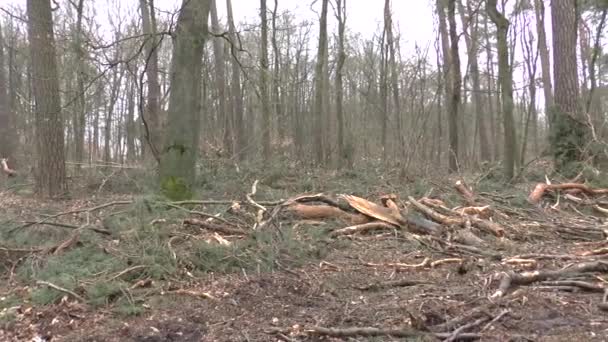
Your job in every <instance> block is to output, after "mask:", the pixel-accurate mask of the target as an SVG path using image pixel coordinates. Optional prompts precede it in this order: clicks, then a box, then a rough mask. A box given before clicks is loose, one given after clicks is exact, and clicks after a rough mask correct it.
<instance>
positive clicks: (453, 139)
mask: <svg viewBox="0 0 608 342" xmlns="http://www.w3.org/2000/svg"><path fill="white" fill-rule="evenodd" d="M448 23H449V31H450V56H451V60H450V65H449V68H450V74H451V77H450V80H451V82H452V86H451V88H452V92H451V94H450V100H449V104H448V106H449V109H448V110H449V114H448V126H449V137H450V155H449V158H448V160H449V171H450V172H456V171H458V112H459V110H460V97H461V96H460V95H461V88H462V87H461V83H462V76H461V74H460V55H459V53H458V32H457V31H456V0H448Z"/></svg>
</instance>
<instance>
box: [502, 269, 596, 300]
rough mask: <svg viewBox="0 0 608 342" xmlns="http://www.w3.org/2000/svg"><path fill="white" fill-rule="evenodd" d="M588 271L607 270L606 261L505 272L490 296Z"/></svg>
mask: <svg viewBox="0 0 608 342" xmlns="http://www.w3.org/2000/svg"><path fill="white" fill-rule="evenodd" d="M589 272H603V273H605V272H608V263H606V262H603V261H595V262H586V263H580V264H575V265H573V266H571V267H569V268H565V269H562V270H558V271H534V272H523V273H515V272H505V273H503V276H502V280H501V281H500V285H499V286H498V290H496V292H494V294H493V295H492V296H491V297H492V298H497V297H502V296H504V295H505V293H507V291H508V290H509V289H510V288H511V287H513V286H520V285H530V284H532V283H535V282H539V281H545V280H551V279H559V278H563V277H568V276H573V275H577V274H581V273H589Z"/></svg>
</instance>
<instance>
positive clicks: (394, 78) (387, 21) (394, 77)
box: [384, 0, 407, 157]
mask: <svg viewBox="0 0 608 342" xmlns="http://www.w3.org/2000/svg"><path fill="white" fill-rule="evenodd" d="M384 25H385V29H386V43H387V44H388V49H389V53H390V57H389V58H390V65H391V86H392V95H393V105H394V106H395V108H394V112H395V122H396V124H397V127H396V128H397V141H398V143H399V146H398V150H399V152H398V156H399V157H401V156H405V155H406V154H407V151H406V148H405V137H404V135H403V134H404V132H403V122H402V117H401V114H402V113H401V101H400V99H399V70H398V69H397V58H396V56H395V55H396V52H395V41H394V37H393V19H392V15H391V7H390V0H385V3H384Z"/></svg>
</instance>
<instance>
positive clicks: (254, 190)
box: [246, 179, 268, 212]
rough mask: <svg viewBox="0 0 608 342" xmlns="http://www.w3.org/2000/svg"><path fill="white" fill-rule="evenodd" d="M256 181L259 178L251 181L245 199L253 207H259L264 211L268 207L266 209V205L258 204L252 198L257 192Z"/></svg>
mask: <svg viewBox="0 0 608 342" xmlns="http://www.w3.org/2000/svg"><path fill="white" fill-rule="evenodd" d="M258 182H259V180H257V179H256V180H255V181H254V182H253V185H252V186H251V192H249V193H248V194H247V196H246V197H247V201H249V203H251V204H252V205H253V206H254V207H256V208H258V209H260V210H261V211H263V212H266V211H268V209H266V207H264V206H262V205H261V204H259V203H257V202H256V201H254V200H253V196H254V195H255V194H256V193H257V192H258Z"/></svg>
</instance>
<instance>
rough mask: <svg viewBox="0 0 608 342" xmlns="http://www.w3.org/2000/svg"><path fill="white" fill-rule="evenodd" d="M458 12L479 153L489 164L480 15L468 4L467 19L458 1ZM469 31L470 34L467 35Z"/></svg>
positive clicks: (490, 157)
mask: <svg viewBox="0 0 608 342" xmlns="http://www.w3.org/2000/svg"><path fill="white" fill-rule="evenodd" d="M458 10H459V12H460V17H461V20H462V22H463V30H464V31H465V34H464V37H465V43H466V45H467V55H468V57H469V68H470V70H469V72H470V74H471V80H472V82H473V106H474V108H475V118H476V120H477V132H478V134H479V152H480V158H481V161H482V162H487V161H490V160H491V159H492V154H491V146H490V140H489V138H488V127H487V124H486V117H485V114H484V111H483V98H482V96H481V81H480V76H479V62H478V53H479V51H478V49H479V14H478V13H476V12H475V11H474V10H473V8H472V7H471V3H470V2H467V11H466V13H468V18H465V9H464V5H463V4H462V0H458ZM467 31H468V32H469V33H468V34H467Z"/></svg>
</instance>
